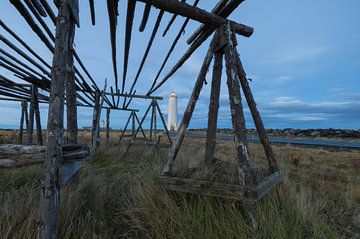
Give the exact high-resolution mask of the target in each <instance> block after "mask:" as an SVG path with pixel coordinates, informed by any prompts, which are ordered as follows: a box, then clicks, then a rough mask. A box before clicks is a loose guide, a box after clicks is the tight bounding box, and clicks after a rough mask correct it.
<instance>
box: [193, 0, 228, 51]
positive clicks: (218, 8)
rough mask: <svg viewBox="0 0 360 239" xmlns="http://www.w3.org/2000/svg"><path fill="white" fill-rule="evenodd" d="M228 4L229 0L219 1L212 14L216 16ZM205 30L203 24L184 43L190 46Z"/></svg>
mask: <svg viewBox="0 0 360 239" xmlns="http://www.w3.org/2000/svg"><path fill="white" fill-rule="evenodd" d="M228 2H229V0H220V1H219V2H218V3H217V4H216V5H215V7H214V8H213V9H212V10H211V12H212V13H214V14H216V15H218V13H219V11H220V10H221V9H222V8H223V7H225V6H226V4H227V3H228ZM205 28H206V25H205V24H201V26H200V27H199V28H198V29H196V30H195V32H194V33H193V34H191V36H190V37H189V38H188V40H187V41H186V42H187V43H188V44H191V43H192V42H193V41H194V40H195V39H196V38H197V37H198V36H199V35H200V33H201V32H203V31H204V29H205Z"/></svg>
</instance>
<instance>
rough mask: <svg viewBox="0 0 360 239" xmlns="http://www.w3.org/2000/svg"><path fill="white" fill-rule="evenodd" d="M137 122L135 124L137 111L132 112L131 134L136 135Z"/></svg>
mask: <svg viewBox="0 0 360 239" xmlns="http://www.w3.org/2000/svg"><path fill="white" fill-rule="evenodd" d="M135 130H136V124H135V112H132V124H131V134H132V135H135Z"/></svg>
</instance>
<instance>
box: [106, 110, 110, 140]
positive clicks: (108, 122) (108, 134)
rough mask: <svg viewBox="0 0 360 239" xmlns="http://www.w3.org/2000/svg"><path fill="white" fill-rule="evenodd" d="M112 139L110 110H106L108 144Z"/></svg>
mask: <svg viewBox="0 0 360 239" xmlns="http://www.w3.org/2000/svg"><path fill="white" fill-rule="evenodd" d="M109 138H110V109H106V144H108V143H109Z"/></svg>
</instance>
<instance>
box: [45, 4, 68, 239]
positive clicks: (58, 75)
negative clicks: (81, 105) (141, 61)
mask: <svg viewBox="0 0 360 239" xmlns="http://www.w3.org/2000/svg"><path fill="white" fill-rule="evenodd" d="M73 26H74V22H73V21H72V18H71V15H70V10H69V8H68V5H67V4H66V2H63V1H61V3H60V7H59V11H58V17H57V20H56V34H55V35H56V40H55V50H54V56H53V61H52V62H53V66H52V72H51V82H52V84H51V94H50V101H49V113H48V121H47V122H48V125H47V143H46V157H45V161H44V178H43V185H42V189H41V195H40V210H39V215H40V218H39V223H38V228H39V238H41V239H46V238H56V237H57V232H58V229H57V227H58V217H59V211H60V186H61V184H60V183H61V181H60V177H59V170H60V165H61V162H62V150H61V149H62V145H63V137H64V132H63V128H64V101H65V97H64V95H65V75H66V71H67V68H68V67H69V66H67V65H66V56H67V52H68V51H69V47H71V46H72V44H73V42H72V41H71V39H73V35H74V34H75V29H74V27H73ZM70 67H71V66H70Z"/></svg>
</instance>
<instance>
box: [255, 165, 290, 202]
mask: <svg viewBox="0 0 360 239" xmlns="http://www.w3.org/2000/svg"><path fill="white" fill-rule="evenodd" d="M283 180H284V174H283V172H282V171H281V170H278V171H276V172H274V173H272V174H271V175H270V176H268V177H266V178H265V179H263V180H261V181H260V183H259V184H258V185H257V186H256V192H257V199H258V200H260V199H262V198H263V197H264V196H265V195H266V194H268V193H269V192H271V191H272V190H273V189H274V188H275V187H276V186H277V185H279V184H280V183H281V182H282V181H283Z"/></svg>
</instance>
